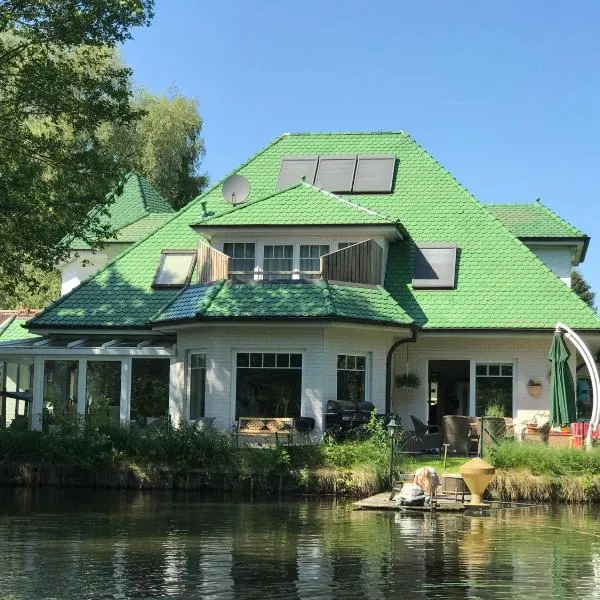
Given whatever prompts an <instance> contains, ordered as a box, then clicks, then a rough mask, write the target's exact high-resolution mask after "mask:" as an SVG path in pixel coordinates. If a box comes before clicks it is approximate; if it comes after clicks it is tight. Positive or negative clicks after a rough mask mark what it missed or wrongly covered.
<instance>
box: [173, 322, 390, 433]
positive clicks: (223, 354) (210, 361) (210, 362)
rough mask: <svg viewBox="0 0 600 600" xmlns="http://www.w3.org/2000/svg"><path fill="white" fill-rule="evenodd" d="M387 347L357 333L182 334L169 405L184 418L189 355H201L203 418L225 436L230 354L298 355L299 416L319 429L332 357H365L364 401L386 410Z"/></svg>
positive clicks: (252, 330)
mask: <svg viewBox="0 0 600 600" xmlns="http://www.w3.org/2000/svg"><path fill="white" fill-rule="evenodd" d="M391 343H392V337H391V335H390V334H389V333H386V332H382V331H374V330H370V329H367V328H361V327H343V326H341V327H337V326H333V327H312V326H279V325H277V324H273V325H265V326H256V325H246V326H245V325H238V326H220V327H209V328H200V327H198V328H191V329H185V330H181V331H180V332H179V335H178V343H177V359H176V365H178V366H174V367H173V368H172V373H173V374H174V375H175V376H176V377H178V378H180V379H183V381H180V382H179V383H178V384H174V385H172V388H171V394H172V398H171V405H172V406H177V405H179V404H180V403H181V405H182V406H183V407H184V408H183V411H182V412H183V413H184V414H187V400H186V398H187V385H188V384H187V379H188V375H187V364H185V363H186V356H187V354H188V353H189V351H201V352H205V353H206V364H207V373H206V416H211V417H216V419H215V427H217V428H218V429H221V430H228V429H229V428H230V427H231V424H232V423H233V421H234V419H235V389H234V385H235V383H234V380H235V353H236V352H238V351H243V352H278V351H279V352H299V353H302V355H303V373H302V415H304V416H310V417H313V418H314V419H315V421H316V426H315V429H316V430H318V431H321V430H322V429H323V425H324V423H323V414H324V411H325V405H326V403H327V401H328V400H335V399H336V397H337V393H336V388H337V355H338V354H367V355H368V357H369V360H368V364H369V365H370V372H369V377H368V381H367V383H368V388H369V389H368V391H367V399H369V400H370V401H372V402H373V403H374V404H375V405H376V407H377V410H378V411H383V410H384V407H385V359H386V352H387V349H388V348H389V346H390V345H391Z"/></svg>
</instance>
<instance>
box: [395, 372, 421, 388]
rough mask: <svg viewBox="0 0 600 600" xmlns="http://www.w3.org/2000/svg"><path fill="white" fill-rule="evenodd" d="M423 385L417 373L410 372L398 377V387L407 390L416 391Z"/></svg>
mask: <svg viewBox="0 0 600 600" xmlns="http://www.w3.org/2000/svg"><path fill="white" fill-rule="evenodd" d="M420 385H421V379H420V378H419V376H418V375H417V374H416V373H413V372H408V373H401V374H399V375H396V386H397V387H399V388H403V389H405V390H416V389H417V388H419V386H420Z"/></svg>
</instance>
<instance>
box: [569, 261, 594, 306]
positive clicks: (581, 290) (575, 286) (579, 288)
mask: <svg viewBox="0 0 600 600" xmlns="http://www.w3.org/2000/svg"><path fill="white" fill-rule="evenodd" d="M571 289H572V290H573V291H574V292H575V293H576V294H577V295H578V296H579V297H580V298H581V299H582V300H583V301H584V302H585V303H586V304H587V305H588V306H590V307H591V308H592V309H593V310H596V305H595V303H594V298H595V297H596V294H595V293H594V292H592V288H591V286H590V284H589V283H588V282H587V281H586V280H585V279H584V278H583V275H582V274H581V273H580V272H579V271H577V270H576V269H574V270H573V273H572V275H571Z"/></svg>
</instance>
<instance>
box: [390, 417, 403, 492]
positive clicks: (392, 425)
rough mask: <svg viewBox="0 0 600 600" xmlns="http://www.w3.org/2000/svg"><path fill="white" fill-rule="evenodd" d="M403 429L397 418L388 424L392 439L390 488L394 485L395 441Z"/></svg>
mask: <svg viewBox="0 0 600 600" xmlns="http://www.w3.org/2000/svg"><path fill="white" fill-rule="evenodd" d="M401 428H402V425H400V423H397V422H396V418H395V417H392V418H391V420H390V422H389V423H388V424H387V432H388V437H389V438H390V486H392V485H393V484H394V482H393V477H394V439H395V437H396V435H397V434H398V431H399V430H400V429H401Z"/></svg>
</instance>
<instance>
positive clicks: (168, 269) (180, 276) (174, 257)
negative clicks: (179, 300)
mask: <svg viewBox="0 0 600 600" xmlns="http://www.w3.org/2000/svg"><path fill="white" fill-rule="evenodd" d="M195 265H196V252H194V251H192V250H163V251H162V254H161V256H160V262H159V263H158V268H157V270H156V275H155V276H154V281H153V283H152V287H154V288H161V287H183V286H184V285H187V284H188V283H189V282H190V279H191V277H192V271H193V270H194V266H195Z"/></svg>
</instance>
